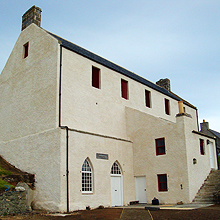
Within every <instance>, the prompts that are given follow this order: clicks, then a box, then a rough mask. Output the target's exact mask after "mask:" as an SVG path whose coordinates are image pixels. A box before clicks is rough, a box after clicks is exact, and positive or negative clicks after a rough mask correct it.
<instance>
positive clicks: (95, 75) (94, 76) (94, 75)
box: [92, 66, 100, 89]
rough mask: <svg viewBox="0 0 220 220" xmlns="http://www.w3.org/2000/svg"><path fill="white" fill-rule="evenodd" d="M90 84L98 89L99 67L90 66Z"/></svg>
mask: <svg viewBox="0 0 220 220" xmlns="http://www.w3.org/2000/svg"><path fill="white" fill-rule="evenodd" d="M92 86H93V87H95V88H97V89H100V69H98V68H96V67H94V66H93V67H92Z"/></svg>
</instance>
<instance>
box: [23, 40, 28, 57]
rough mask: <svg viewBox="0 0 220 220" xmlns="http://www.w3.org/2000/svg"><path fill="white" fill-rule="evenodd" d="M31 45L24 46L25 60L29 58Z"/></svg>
mask: <svg viewBox="0 0 220 220" xmlns="http://www.w3.org/2000/svg"><path fill="white" fill-rule="evenodd" d="M28 49H29V43H26V44H25V45H24V58H26V57H27V56H28Z"/></svg>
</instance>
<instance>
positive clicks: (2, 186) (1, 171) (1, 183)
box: [0, 166, 14, 191]
mask: <svg viewBox="0 0 220 220" xmlns="http://www.w3.org/2000/svg"><path fill="white" fill-rule="evenodd" d="M10 174H12V172H10V171H7V170H5V169H3V168H2V167H1V166H0V176H3V175H10ZM8 188H9V189H13V188H14V186H12V185H11V184H10V183H8V182H6V181H4V180H2V179H0V191H4V190H6V189H8Z"/></svg>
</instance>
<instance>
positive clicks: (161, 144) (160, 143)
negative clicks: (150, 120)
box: [155, 138, 166, 155]
mask: <svg viewBox="0 0 220 220" xmlns="http://www.w3.org/2000/svg"><path fill="white" fill-rule="evenodd" d="M155 142H156V155H162V154H166V151H165V138H158V139H156V140H155Z"/></svg>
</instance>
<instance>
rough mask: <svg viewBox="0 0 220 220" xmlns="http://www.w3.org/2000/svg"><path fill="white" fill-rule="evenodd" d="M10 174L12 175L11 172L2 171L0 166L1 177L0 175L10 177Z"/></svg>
mask: <svg viewBox="0 0 220 220" xmlns="http://www.w3.org/2000/svg"><path fill="white" fill-rule="evenodd" d="M10 174H12V172H10V171H7V170H5V169H3V168H1V166H0V176H2V175H10Z"/></svg>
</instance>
